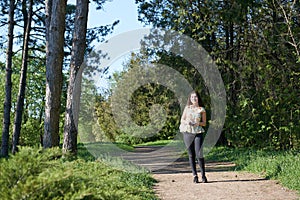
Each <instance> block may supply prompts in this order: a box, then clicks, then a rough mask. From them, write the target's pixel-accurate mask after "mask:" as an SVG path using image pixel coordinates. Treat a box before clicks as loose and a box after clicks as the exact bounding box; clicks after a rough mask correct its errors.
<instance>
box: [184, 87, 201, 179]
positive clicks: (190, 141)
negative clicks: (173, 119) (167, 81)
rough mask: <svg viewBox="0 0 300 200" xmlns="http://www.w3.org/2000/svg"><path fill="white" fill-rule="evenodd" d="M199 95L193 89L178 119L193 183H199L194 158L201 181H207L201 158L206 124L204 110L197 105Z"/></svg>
mask: <svg viewBox="0 0 300 200" xmlns="http://www.w3.org/2000/svg"><path fill="white" fill-rule="evenodd" d="M199 100H200V97H199V95H198V93H197V92H195V91H193V92H192V93H191V94H190V95H189V97H188V101H187V105H186V107H185V108H184V111H183V114H182V116H181V121H180V132H181V133H182V134H183V140H184V143H185V146H186V148H187V151H188V155H189V163H190V166H191V168H192V173H193V176H194V179H193V181H194V183H199V180H198V175H197V170H196V159H197V161H198V163H199V166H200V170H201V176H202V177H201V178H202V182H203V183H207V178H206V176H205V163H204V158H203V150H202V149H201V146H202V143H203V134H204V132H205V130H204V129H203V127H204V126H206V112H205V109H204V108H203V107H202V105H199Z"/></svg>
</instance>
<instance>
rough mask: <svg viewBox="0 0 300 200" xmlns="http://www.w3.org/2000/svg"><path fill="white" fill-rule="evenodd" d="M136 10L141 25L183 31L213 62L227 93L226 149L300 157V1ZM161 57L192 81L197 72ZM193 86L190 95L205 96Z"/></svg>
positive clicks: (142, 1) (147, 5)
mask: <svg viewBox="0 0 300 200" xmlns="http://www.w3.org/2000/svg"><path fill="white" fill-rule="evenodd" d="M137 4H138V11H139V20H140V21H142V22H144V23H149V24H152V25H153V26H154V27H159V28H167V29H172V30H175V31H180V32H182V33H184V34H185V35H187V36H189V37H191V38H192V39H194V40H195V41H197V42H199V44H201V45H202V46H203V47H204V48H205V49H206V50H207V51H208V52H209V53H210V54H211V56H212V57H213V58H214V60H215V62H216V64H217V65H218V67H219V71H220V73H221V75H222V78H223V81H224V85H225V88H226V95H227V111H226V114H227V117H226V122H225V127H224V131H223V133H224V134H225V136H226V139H227V144H229V145H231V146H235V147H254V146H255V147H258V148H265V147H268V148H270V147H271V148H273V149H281V150H283V149H299V147H300V134H299V132H300V125H299V121H300V115H299V110H300V107H299V106H300V105H299V100H298V97H299V89H300V81H299V77H300V76H299V67H300V65H299V62H298V61H299V52H300V51H299V50H300V49H299V41H300V34H299V33H300V28H299V17H298V14H297V10H299V8H300V3H299V1H240V0H233V1H173V0H172V1H171V0H162V1H158V0H150V1H148V0H138V1H137ZM148 43H150V42H149V41H148ZM156 53H157V52H156ZM158 55H159V56H160V57H159V59H158V60H159V61H158V62H159V63H164V64H165V65H172V66H175V69H176V70H178V71H179V72H180V73H182V74H184V75H187V74H189V76H187V77H193V76H190V75H191V74H193V71H194V69H193V68H191V67H190V66H189V65H183V64H182V65H180V64H178V63H184V62H182V61H180V60H179V59H178V58H177V57H176V56H170V55H168V56H170V58H167V57H166V56H164V55H161V54H158ZM156 56H157V55H156ZM175 60H177V65H174V61H175ZM187 80H189V79H188V78H187ZM195 80H199V79H198V77H197V78H196V79H195ZM192 82H194V85H195V86H194V87H195V88H196V87H197V86H198V87H199V88H200V89H201V88H205V87H203V86H201V84H200V83H198V82H195V81H194V80H192ZM208 92H209V91H208ZM207 102H209V101H207Z"/></svg>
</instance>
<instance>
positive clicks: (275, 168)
mask: <svg viewBox="0 0 300 200" xmlns="http://www.w3.org/2000/svg"><path fill="white" fill-rule="evenodd" d="M206 159H207V160H211V161H214V160H215V161H232V162H234V163H235V164H236V167H235V170H242V171H248V172H253V173H256V174H259V175H261V176H262V177H265V178H267V179H276V180H279V182H280V183H281V184H282V185H283V186H285V187H287V188H290V189H292V190H296V191H298V192H299V194H300V179H299V177H300V154H299V151H272V150H256V149H251V148H250V149H246V148H238V149H235V148H228V147H215V148H214V149H213V150H212V151H211V152H210V153H209V155H208V156H207V157H206Z"/></svg>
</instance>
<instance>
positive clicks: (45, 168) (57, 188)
mask: <svg viewBox="0 0 300 200" xmlns="http://www.w3.org/2000/svg"><path fill="white" fill-rule="evenodd" d="M120 162H121V161H120ZM120 165H122V164H121V163H120ZM124 165H126V164H124ZM130 167H131V168H134V166H130ZM0 169H1V170H0V185H1V187H0V199H7V200H10V199H12V200H14V199H30V200H31V199H33V200H35V199H45V200H47V199H108V200H109V199H112V200H114V199H136V200H139V199H145V200H147V199H149V200H150V199H151V200H152V199H153V200H154V199H157V197H156V196H155V194H154V192H153V189H152V187H153V184H154V183H155V180H154V179H153V178H152V176H151V174H149V173H146V172H140V171H138V172H136V173H132V172H129V171H126V170H120V169H119V168H116V167H114V166H111V165H109V164H108V163H106V162H103V161H102V160H95V159H94V158H93V156H92V155H91V154H90V153H89V151H87V149H86V148H85V146H80V148H79V154H78V157H77V158H76V159H74V158H72V159H71V160H68V159H67V158H66V157H64V156H63V155H62V154H61V149H58V148H57V149H47V150H43V149H37V148H29V147H25V148H24V147H23V148H21V149H20V152H19V153H17V154H16V155H11V156H10V158H8V159H0Z"/></svg>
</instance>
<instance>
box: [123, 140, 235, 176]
mask: <svg viewBox="0 0 300 200" xmlns="http://www.w3.org/2000/svg"><path fill="white" fill-rule="evenodd" d="M160 149H162V147H161V146H140V147H136V148H135V151H134V154H131V155H129V156H128V155H124V156H123V158H124V159H126V160H128V161H131V162H133V163H135V164H137V165H140V166H142V167H145V168H148V169H149V170H150V171H151V173H153V174H174V173H191V168H190V166H189V162H188V158H187V157H186V156H185V155H184V154H183V153H182V154H181V155H172V154H174V152H172V151H171V150H169V151H167V152H166V151H164V152H163V153H162V151H160ZM234 168H235V164H234V163H232V162H212V161H207V162H206V171H207V172H215V171H218V172H220V171H231V170H233V169H234Z"/></svg>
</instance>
